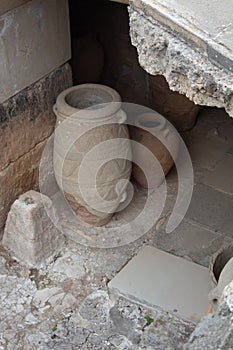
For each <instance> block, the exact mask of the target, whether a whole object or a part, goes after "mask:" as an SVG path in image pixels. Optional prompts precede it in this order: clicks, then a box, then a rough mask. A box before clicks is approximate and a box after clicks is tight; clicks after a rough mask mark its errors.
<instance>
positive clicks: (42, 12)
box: [0, 0, 71, 102]
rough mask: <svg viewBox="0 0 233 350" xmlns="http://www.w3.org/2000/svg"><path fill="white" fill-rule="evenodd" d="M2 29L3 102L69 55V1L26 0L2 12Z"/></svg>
mask: <svg viewBox="0 0 233 350" xmlns="http://www.w3.org/2000/svg"><path fill="white" fill-rule="evenodd" d="M14 2H15V1H14ZM21 3H22V1H21ZM0 33H1V36H0V81H1V85H0V102H4V101H6V100H7V99H8V98H10V97H11V96H13V95H15V94H16V93H18V92H19V91H21V90H23V89H24V88H26V87H27V86H29V85H31V84H32V83H34V82H36V81H38V80H39V79H41V78H42V77H44V76H45V75H47V74H49V73H50V72H52V71H53V70H54V69H56V68H57V67H59V66H61V65H63V64H64V63H65V62H67V61H68V60H69V59H70V57H71V50H70V32H69V9H68V1H67V0H59V1H58V0H51V1H46V0H34V1H29V2H26V3H25V4H24V5H22V6H19V7H17V8H16V9H14V10H12V11H8V12H7V13H5V14H4V15H2V16H0Z"/></svg>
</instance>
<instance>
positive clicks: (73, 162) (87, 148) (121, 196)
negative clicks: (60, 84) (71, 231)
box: [53, 84, 131, 226]
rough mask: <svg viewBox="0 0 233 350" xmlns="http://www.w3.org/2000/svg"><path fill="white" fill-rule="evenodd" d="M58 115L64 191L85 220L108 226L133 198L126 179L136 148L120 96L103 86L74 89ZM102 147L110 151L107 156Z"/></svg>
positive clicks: (58, 169)
mask: <svg viewBox="0 0 233 350" xmlns="http://www.w3.org/2000/svg"><path fill="white" fill-rule="evenodd" d="M54 112H55V114H56V115H57V127H56V130H55V137H54V156H53V161H54V172H55V177H56V181H57V183H58V186H59V187H60V189H62V191H63V193H64V194H65V196H66V198H67V200H68V202H69V203H70V204H71V206H72V208H73V210H74V211H75V213H76V214H77V215H78V216H79V217H80V219H81V220H83V221H85V222H87V223H89V224H91V225H95V226H102V225H105V224H106V223H107V222H108V221H109V220H110V219H111V217H112V215H113V213H114V211H115V210H116V209H117V207H118V206H119V204H120V203H121V202H122V201H124V200H125V199H126V197H127V181H120V180H123V179H125V180H129V178H130V175H131V148H130V141H129V135H128V128H127V125H125V124H124V122H125V120H126V114H125V112H123V110H122V109H121V98H120V95H119V94H118V93H117V92H116V91H115V90H113V89H111V88H109V87H107V86H103V85H98V84H83V85H78V86H74V87H72V88H69V89H67V90H65V91H63V92H62V93H61V94H60V95H59V96H58V97H57V100H56V105H55V106H54ZM105 141H106V142H107V141H111V142H108V143H107V144H106V143H105ZM99 146H104V148H102V151H101V150H100V149H98V147H99ZM96 147H97V149H96ZM88 152H89V153H88ZM111 156H112V157H111ZM85 157H86V158H85ZM84 158H85V159H84ZM99 164H103V165H101V167H100V165H99ZM81 170H82V174H84V176H83V177H82V182H80V181H81V180H80V171H81ZM93 178H94V179H95V183H93V181H92V180H93ZM96 193H97V194H98V196H100V197H99V199H98V196H97V197H96ZM100 199H101V200H100ZM102 199H103V201H102ZM100 202H101V206H100ZM102 202H103V203H102ZM96 205H97V209H96ZM99 208H101V210H100V209H99Z"/></svg>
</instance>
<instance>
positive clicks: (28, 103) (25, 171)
mask: <svg viewBox="0 0 233 350" xmlns="http://www.w3.org/2000/svg"><path fill="white" fill-rule="evenodd" d="M71 84H72V78H71V69H70V66H69V64H65V65H64V66H62V67H59V68H58V69H56V70H54V71H53V72H52V73H50V74H49V75H47V76H46V77H44V78H43V79H41V80H39V81H38V82H37V83H35V84H33V85H31V86H30V88H27V89H25V90H23V91H21V92H20V93H18V94H17V95H15V96H13V97H12V98H10V99H9V100H7V101H6V102H4V103H3V104H0V140H1V142H0V145H1V150H2V152H1V157H0V239H1V235H2V229H3V227H4V224H5V220H6V217H7V213H8V212H9V210H10V206H11V205H12V203H13V202H14V200H15V199H16V198H17V197H18V196H19V195H20V194H22V193H24V192H26V191H28V190H29V189H37V184H38V167H39V163H40V160H41V154H42V151H43V149H44V145H45V144H46V141H47V139H48V137H49V136H50V135H51V133H52V132H53V129H54V125H55V116H54V113H53V111H52V106H53V104H54V102H55V98H56V96H57V95H58V94H59V93H60V92H61V91H62V90H63V89H66V88H67V87H69V86H71Z"/></svg>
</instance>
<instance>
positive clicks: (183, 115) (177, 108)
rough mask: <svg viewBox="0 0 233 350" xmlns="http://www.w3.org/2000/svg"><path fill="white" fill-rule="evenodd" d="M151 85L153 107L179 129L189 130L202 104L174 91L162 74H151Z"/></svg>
mask: <svg viewBox="0 0 233 350" xmlns="http://www.w3.org/2000/svg"><path fill="white" fill-rule="evenodd" d="M149 86H150V100H151V101H150V102H151V107H152V108H154V109H155V110H156V111H158V112H159V113H161V114H162V115H164V117H166V118H167V119H168V120H169V121H170V122H171V123H172V124H173V125H174V126H175V128H176V129H177V130H178V131H186V130H189V129H191V128H192V127H193V126H194V125H195V122H196V119H197V115H198V113H199V112H200V110H201V108H202V107H201V106H199V105H195V103H193V102H192V101H190V100H189V99H188V98H187V97H186V96H184V95H181V94H179V93H178V92H176V91H172V90H171V89H170V88H169V86H168V83H167V81H166V79H165V78H164V77H163V76H162V75H156V76H153V75H150V76H149Z"/></svg>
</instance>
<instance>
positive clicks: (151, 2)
mask: <svg viewBox="0 0 233 350" xmlns="http://www.w3.org/2000/svg"><path fill="white" fill-rule="evenodd" d="M131 3H133V4H134V6H137V7H140V8H142V9H143V10H144V11H149V13H150V15H152V16H153V17H155V18H156V19H159V21H161V22H162V23H164V24H165V25H168V26H169V27H171V28H172V29H174V30H175V31H177V32H180V33H181V35H182V36H185V37H186V38H187V39H191V40H192V42H193V43H195V44H197V45H198V46H199V47H200V48H202V49H204V51H206V52H207V54H208V56H209V58H211V59H213V60H215V61H216V62H218V64H222V65H223V66H225V68H228V69H229V70H231V71H232V69H233V66H232V62H233V41H232V33H233V22H232V13H233V2H232V0H223V1H219V0H213V1H209V0H189V1H187V0H134V1H133V0H131ZM149 8H150V9H151V10H149ZM153 12H154V13H153Z"/></svg>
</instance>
